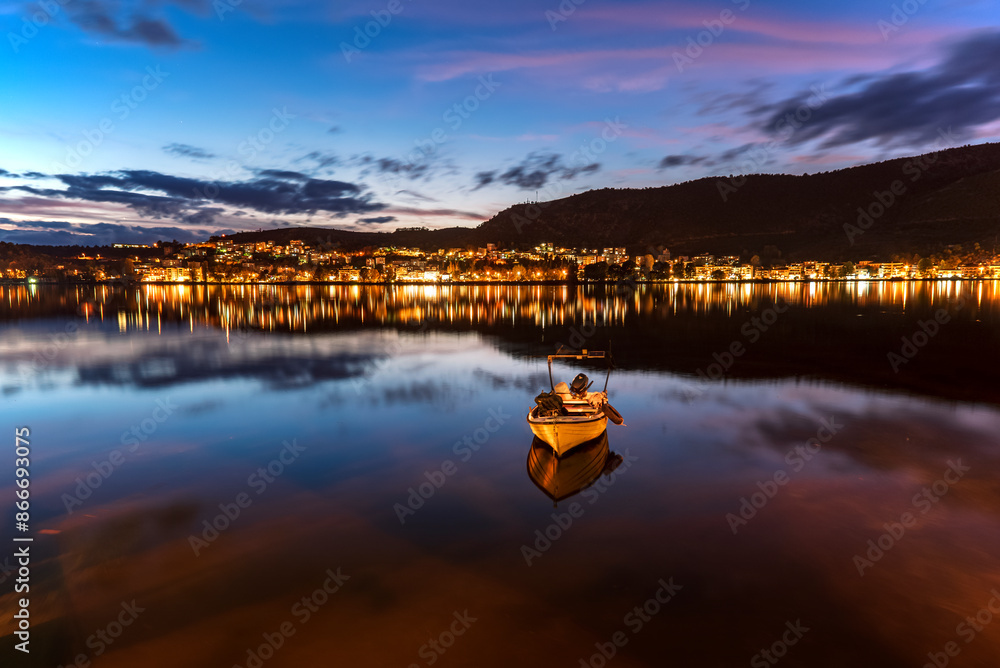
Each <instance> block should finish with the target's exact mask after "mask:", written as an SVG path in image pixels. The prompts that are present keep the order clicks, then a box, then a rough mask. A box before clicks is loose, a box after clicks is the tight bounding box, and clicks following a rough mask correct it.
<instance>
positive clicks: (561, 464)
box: [528, 430, 622, 503]
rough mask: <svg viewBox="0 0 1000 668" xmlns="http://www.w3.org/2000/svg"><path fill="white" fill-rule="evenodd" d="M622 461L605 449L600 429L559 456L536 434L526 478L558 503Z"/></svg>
mask: <svg viewBox="0 0 1000 668" xmlns="http://www.w3.org/2000/svg"><path fill="white" fill-rule="evenodd" d="M621 463H622V456H621V455H619V454H616V453H613V452H611V451H610V450H609V448H608V432H607V430H605V431H603V432H601V435H600V436H598V437H597V438H594V439H591V440H589V441H587V442H586V443H582V444H580V445H578V446H577V447H575V448H574V449H573V450H572V451H570V452H569V453H567V454H566V455H564V456H562V457H558V456H557V455H556V453H555V451H553V450H552V448H551V447H550V446H549V445H548V444H547V443H545V441H543V440H542V439H540V438H538V437H537V436H535V437H534V439H532V441H531V450H530V451H529V452H528V477H530V478H531V481H532V482H533V483H535V485H537V486H538V488H539V489H540V490H542V491H543V492H545V495H546V496H548V497H549V498H550V499H552V500H553V501H554V502H556V503H558V502H559V501H562V500H563V499H568V498H569V497H571V496H573V495H574V494H577V493H579V492H581V491H583V490H584V489H586V488H588V487H590V486H591V485H592V484H594V482H595V481H596V480H597V479H598V478H599V477H600V476H601V475H602V474H604V473H611V472H612V471H614V470H615V469H616V468H618V465H619V464H621Z"/></svg>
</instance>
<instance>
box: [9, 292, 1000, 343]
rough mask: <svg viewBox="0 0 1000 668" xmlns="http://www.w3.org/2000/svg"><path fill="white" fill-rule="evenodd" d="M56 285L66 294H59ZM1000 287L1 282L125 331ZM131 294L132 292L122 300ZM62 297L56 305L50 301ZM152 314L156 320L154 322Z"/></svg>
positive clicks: (924, 297) (699, 305) (917, 296)
mask: <svg viewBox="0 0 1000 668" xmlns="http://www.w3.org/2000/svg"><path fill="white" fill-rule="evenodd" d="M54 294H58V297H54V296H53V295H54ZM998 294H1000V281H956V280H941V281H919V282H913V281H870V280H857V281H844V282H806V283H790V282H789V283H769V284H760V283H665V284H652V285H641V286H638V287H637V288H630V287H615V286H581V287H579V288H569V287H565V286H556V287H553V286H542V285H526V286H515V285H473V286H448V285H415V286H398V287H397V286H393V287H385V286H377V285H376V286H358V285H330V286H312V285H306V286H245V285H214V286H206V285H144V286H141V287H135V288H129V289H127V291H124V292H123V289H122V288H114V287H111V286H105V285H100V286H86V287H83V286H79V287H69V288H60V289H59V290H58V291H57V292H54V291H52V290H46V289H44V288H40V287H38V286H20V285H19V286H0V304H3V306H4V307H5V308H6V310H8V311H9V312H10V313H23V312H31V311H32V309H33V308H45V307H61V308H68V309H73V310H75V311H76V312H77V313H78V314H80V315H85V316H86V317H87V318H88V320H89V318H90V315H91V313H94V314H96V315H97V316H98V317H99V318H100V319H102V320H103V319H104V318H105V317H106V315H107V314H106V313H105V309H106V306H113V307H114V308H117V309H118V311H117V312H116V313H114V314H112V315H114V317H116V318H117V319H118V322H119V326H120V330H121V331H122V332H123V333H124V332H128V331H133V330H145V331H150V330H151V329H156V330H158V329H159V328H160V327H161V326H162V322H163V321H178V322H180V321H185V320H186V321H188V323H189V326H190V328H192V329H193V328H194V327H195V326H198V325H207V326H213V327H219V328H222V329H224V330H226V331H229V330H231V329H256V330H261V331H291V332H295V331H297V332H305V331H308V330H309V329H310V327H313V326H315V325H317V324H323V323H331V324H344V323H357V324H361V325H371V326H400V325H404V326H412V325H420V324H422V323H425V322H439V323H450V324H455V323H463V322H464V323H469V324H477V325H486V326H493V325H500V324H510V325H513V326H518V325H523V326H528V327H530V326H538V327H543V328H544V327H551V326H564V325H568V324H596V325H606V326H617V325H622V324H624V323H625V322H626V321H627V320H628V319H629V318H631V317H633V316H636V315H649V314H659V315H668V314H674V315H676V314H679V313H684V314H689V315H699V314H725V315H729V316H732V315H735V314H738V313H741V312H745V311H747V310H752V309H757V308H760V307H761V305H762V304H763V305H766V304H768V303H773V302H775V301H783V302H785V303H787V304H790V305H793V306H801V307H806V308H811V307H817V306H825V305H829V304H831V303H836V304H839V305H844V306H852V307H857V308H871V307H877V308H879V309H881V310H885V311H890V312H899V313H906V312H907V310H908V309H909V308H910V307H911V306H912V305H913V304H914V302H916V303H918V304H919V305H920V307H921V308H924V309H926V308H929V307H939V306H946V305H948V304H949V303H951V302H953V301H954V300H958V299H963V300H965V302H966V304H967V305H970V306H973V307H974V308H977V309H981V308H984V307H987V306H991V305H992V304H993V303H994V301H995V300H996V298H997V296H998ZM123 295H124V300H123V299H122V297H123ZM53 299H57V300H58V303H56V304H53V303H51V300H53ZM151 316H153V317H154V318H155V321H151V319H150V317H151Z"/></svg>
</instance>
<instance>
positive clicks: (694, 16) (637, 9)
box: [573, 5, 960, 46]
mask: <svg viewBox="0 0 1000 668" xmlns="http://www.w3.org/2000/svg"><path fill="white" fill-rule="evenodd" d="M728 9H729V11H730V12H731V14H732V17H731V18H730V19H729V23H728V24H723V23H722V21H721V20H720V16H721V12H722V11H723V10H720V9H709V8H706V7H694V6H689V7H683V6H676V5H674V6H666V5H657V6H652V5H631V6H628V5H625V6H622V5H616V6H615V7H614V8H611V7H607V6H590V7H581V8H580V9H578V10H577V12H576V13H575V14H574V16H573V19H574V20H576V21H580V22H587V23H590V24H592V25H595V26H597V27H600V28H601V29H602V30H605V29H606V28H607V26H608V25H609V24H618V25H626V26H629V27H631V28H633V29H640V30H664V29H690V30H692V31H693V33H692V35H691V36H692V37H694V36H696V35H697V33H698V32H700V31H702V30H706V29H707V27H706V25H705V23H706V22H708V23H711V24H712V28H713V29H714V31H716V32H718V30H719V27H718V26H719V25H722V32H721V33H720V34H719V39H722V38H723V36H724V35H725V33H727V32H728V33H743V34H751V35H759V36H762V37H769V38H774V39H779V40H784V41H788V42H804V43H809V44H823V43H825V44H839V45H850V46H858V45H864V44H868V45H872V44H880V45H884V44H885V43H886V41H887V40H886V38H885V37H884V36H883V34H882V31H881V29H880V28H879V25H878V19H879V17H877V16H876V18H873V19H872V20H871V21H869V22H866V23H863V24H845V23H840V24H838V23H831V22H829V21H802V20H795V19H787V18H778V17H773V16H772V17H765V16H760V15H759V14H758V13H757V12H756V11H753V10H751V11H748V12H743V11H741V10H740V8H739V5H733V6H732V7H729V8H728ZM748 9H749V8H748ZM881 18H883V19H886V20H887V19H888V14H887V15H886V16H885V17H881ZM959 31H960V29H959V28H954V27H948V26H938V27H934V28H930V29H927V28H916V27H912V26H907V27H906V28H905V29H904V30H899V31H896V32H893V33H891V34H890V35H889V40H888V41H892V42H893V43H896V44H898V43H905V44H920V45H927V44H934V43H938V42H940V41H941V40H943V39H946V38H948V37H950V36H952V35H954V34H956V33H957V32H959ZM686 43H687V40H686V38H685V39H683V40H682V41H681V42H680V45H681V46H684V45H686Z"/></svg>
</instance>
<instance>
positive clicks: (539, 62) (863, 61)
mask: <svg viewBox="0 0 1000 668" xmlns="http://www.w3.org/2000/svg"><path fill="white" fill-rule="evenodd" d="M675 54H677V55H678V56H684V55H686V54H684V49H683V48H681V47H678V46H664V47H643V48H632V49H594V50H590V51H535V52H523V53H495V52H492V53H491V52H485V51H451V52H445V53H441V54H436V55H434V56H431V57H432V58H436V59H437V62H430V63H425V64H423V65H420V66H418V68H417V77H418V78H420V79H422V80H424V81H431V82H439V81H447V80H451V79H455V78H458V77H463V76H468V75H471V74H477V75H478V74H481V73H483V72H492V73H500V72H506V71H514V70H522V71H535V72H536V73H538V75H539V76H541V77H543V78H544V79H546V80H548V81H549V82H550V83H551V85H553V86H562V85H566V84H567V83H569V84H571V85H572V84H575V85H578V86H581V87H583V88H585V89H589V90H594V91H599V92H651V91H657V90H661V89H663V88H665V87H666V86H667V85H668V84H669V82H670V81H671V80H672V79H683V80H691V79H692V78H694V76H693V72H695V71H699V70H700V71H705V70H716V71H718V70H722V71H723V72H724V73H725V74H726V75H730V76H732V77H733V78H741V77H746V76H747V75H752V76H759V75H765V74H783V73H805V74H818V73H821V72H846V71H851V72H858V71H861V72H871V71H878V70H884V69H888V68H891V67H894V66H897V65H899V64H900V63H906V64H907V65H908V66H912V65H913V64H914V63H915V62H919V61H920V60H921V59H925V58H926V57H927V50H926V49H925V48H923V47H921V46H916V45H910V46H907V45H904V44H903V43H902V42H897V43H895V44H894V45H893V47H892V48H887V47H886V45H885V44H883V43H881V42H880V43H878V44H865V45H860V46H853V47H851V48H849V49H845V48H844V47H843V46H842V45H838V44H834V43H816V44H810V43H806V42H794V43H755V44H748V43H738V44H737V43H728V42H717V43H715V44H711V45H709V46H708V47H706V48H705V49H703V51H702V52H701V53H700V54H696V57H695V58H692V59H690V60H686V61H683V62H682V63H681V65H680V67H678V65H677V64H676V62H675ZM423 57H425V58H426V56H423ZM623 72H629V73H628V74H623ZM497 80H498V81H500V80H502V79H501V77H500V76H499V75H498V77H497Z"/></svg>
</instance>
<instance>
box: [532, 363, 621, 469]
mask: <svg viewBox="0 0 1000 668" xmlns="http://www.w3.org/2000/svg"><path fill="white" fill-rule="evenodd" d="M555 359H576V360H604V361H605V362H607V365H608V375H607V377H606V378H605V379H604V390H602V391H601V392H590V391H589V390H590V386H591V385H592V384H593V382H592V381H591V380H590V379H589V378H587V376H586V375H585V374H582V373H581V374H578V375H577V376H576V378H574V379H573V382H572V383H571V384H570V385H567V384H566V383H565V382H560V383H559V384H556V383H555V382H554V381H553V379H552V360H555ZM548 362H549V385H550V386H551V387H552V391H551V392H548V393H545V392H543V393H542V394H540V395H538V397H536V398H535V403H536V405H535V406H534V407H533V408H532V409H531V410H530V411H528V418H527V419H528V426H529V427H530V428H531V432H532V433H533V434H534V435H535V436H537V437H538V438H539V439H541V441H542V442H544V443H546V444H548V445H549V447H551V448H552V450H553V451H555V454H556V456H557V457H561V456H563V455H565V454H566V453H568V452H569V451H571V450H572V449H573V448H575V447H578V446H580V445H582V444H583V443H586V442H588V441H592V440H594V439H595V438H597V437H598V436H600V435H601V433H602V432H603V431H605V430H606V429H607V426H608V419H609V418H610V419H611V421H612V422H614V423H615V424H623V420H622V417H621V415H620V414H619V413H618V411H616V410H615V409H614V407H612V406H611V404H609V403H608V392H607V390H608V378H610V377H611V357H610V355H608V354H606V353H605V352H604V351H603V350H591V351H588V350H586V349H584V350H582V351H580V352H566V351H564V350H563V349H560V350H559V351H557V352H556V354H554V355H549V356H548Z"/></svg>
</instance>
